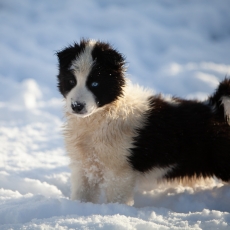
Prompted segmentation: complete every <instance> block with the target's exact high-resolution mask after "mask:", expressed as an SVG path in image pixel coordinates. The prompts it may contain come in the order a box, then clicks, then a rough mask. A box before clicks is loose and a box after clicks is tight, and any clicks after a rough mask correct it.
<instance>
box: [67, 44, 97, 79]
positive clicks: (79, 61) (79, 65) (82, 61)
mask: <svg viewBox="0 0 230 230" xmlns="http://www.w3.org/2000/svg"><path fill="white" fill-rule="evenodd" d="M95 43H96V42H95V41H93V40H90V41H89V42H88V43H87V44H86V46H85V49H84V51H83V52H82V53H80V54H79V55H78V56H77V57H76V59H75V60H73V61H72V65H71V67H70V70H73V71H74V72H76V73H78V74H79V73H81V75H82V74H84V75H85V74H88V73H89V72H90V70H91V68H92V66H93V58H92V55H91V53H92V50H93V47H94V45H95Z"/></svg>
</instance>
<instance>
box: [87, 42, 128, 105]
mask: <svg viewBox="0 0 230 230" xmlns="http://www.w3.org/2000/svg"><path fill="white" fill-rule="evenodd" d="M92 57H93V60H94V62H95V64H94V66H93V68H92V70H91V72H90V74H89V77H88V80H87V87H88V88H89V89H90V90H91V91H92V92H93V94H94V95H95V97H96V100H97V103H98V106H99V107H101V106H103V105H105V104H109V103H111V102H113V101H115V100H117V99H118V97H120V96H122V94H123V86H124V85H125V79H124V65H125V60H124V58H123V56H122V55H121V54H120V53H119V52H117V51H116V50H115V49H113V48H112V47H111V46H110V45H109V44H107V43H103V42H97V43H96V44H95V46H94V49H93V51H92ZM92 82H97V83H98V86H97V87H92Z"/></svg>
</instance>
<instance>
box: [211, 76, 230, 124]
mask: <svg viewBox="0 0 230 230" xmlns="http://www.w3.org/2000/svg"><path fill="white" fill-rule="evenodd" d="M209 102H210V104H211V106H212V107H213V108H214V110H215V112H216V113H217V114H219V115H220V116H221V117H223V119H224V120H225V121H226V122H228V124H229V125H230V79H227V78H225V79H224V80H223V81H222V82H220V84H219V86H218V88H217V89H216V92H215V93H214V94H213V95H212V96H211V97H209Z"/></svg>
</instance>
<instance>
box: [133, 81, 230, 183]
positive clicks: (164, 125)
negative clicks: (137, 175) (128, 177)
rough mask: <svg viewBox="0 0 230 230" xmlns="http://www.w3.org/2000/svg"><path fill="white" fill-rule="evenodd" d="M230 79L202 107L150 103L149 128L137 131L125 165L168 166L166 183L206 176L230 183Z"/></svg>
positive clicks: (193, 103)
mask: <svg viewBox="0 0 230 230" xmlns="http://www.w3.org/2000/svg"><path fill="white" fill-rule="evenodd" d="M229 96H230V80H227V79H226V80H224V81H223V82H222V83H221V84H220V85H219V87H218V89H217V91H216V92H215V94H214V95H213V96H211V97H210V98H209V100H208V101H207V102H205V103H203V102H198V101H191V100H182V99H178V98H174V99H173V101H171V102H167V101H165V100H164V99H163V97H161V96H160V95H158V96H153V97H151V98H150V99H149V103H150V104H151V108H152V109H151V111H149V112H148V114H147V116H148V119H147V123H146V124H145V125H144V126H143V129H139V130H138V134H139V135H138V136H137V137H136V138H135V142H134V145H135V148H132V150H131V151H132V154H131V156H130V157H129V161H130V163H131V165H132V167H133V168H134V169H135V170H138V171H140V172H143V173H144V172H147V171H149V170H151V169H152V168H155V167H159V168H162V167H163V168H164V167H172V170H170V171H169V172H168V174H166V175H165V177H166V178H168V179H174V178H178V177H179V178H182V177H186V176H188V177H192V176H197V177H201V176H203V177H208V176H213V175H215V176H216V177H218V178H220V179H222V180H223V181H229V180H230V126H229V124H228V122H227V119H226V118H227V117H228V113H227V112H225V110H226V108H225V106H226V104H224V100H226V99H227V98H228V97H229ZM229 103H230V102H229Z"/></svg>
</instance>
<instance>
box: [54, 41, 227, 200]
mask: <svg viewBox="0 0 230 230" xmlns="http://www.w3.org/2000/svg"><path fill="white" fill-rule="evenodd" d="M57 56H58V59H59V74H58V76H57V78H58V88H59V91H60V93H61V94H62V95H63V97H64V100H65V115H66V124H65V126H64V138H65V144H66V149H67V153H68V156H69V157H70V160H71V164H70V168H71V183H72V189H71V190H72V195H71V197H72V199H77V200H81V201H84V202H95V203H97V202H99V197H100V194H101V191H104V194H105V202H119V203H127V204H132V200H133V189H134V186H135V183H136V180H137V179H140V178H142V177H145V176H146V175H150V174H151V175H152V176H151V178H152V181H149V183H153V182H154V181H158V180H174V179H181V178H185V177H186V178H194V177H196V178H199V177H204V178H206V177H212V176H216V177H217V178H219V179H222V180H223V181H229V179H230V127H229V114H230V80H228V79H225V80H224V81H223V82H221V83H220V85H219V87H218V88H217V90H216V91H215V93H214V94H213V95H212V96H210V97H209V98H208V100H207V101H205V102H199V101H195V100H185V99H180V98H176V97H172V98H171V99H166V98H164V97H163V96H161V95H153V94H152V92H151V91H149V90H146V89H143V88H141V87H139V86H134V85H132V84H130V83H128V81H127V79H126V78H125V71H126V69H125V60H124V57H123V56H122V54H120V53H119V52H118V51H116V50H115V49H114V48H113V47H111V46H110V45H109V44H108V43H104V42H100V41H94V40H81V42H80V43H79V44H77V43H75V44H73V45H71V46H69V47H67V48H64V49H63V50H61V51H60V52H57Z"/></svg>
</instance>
